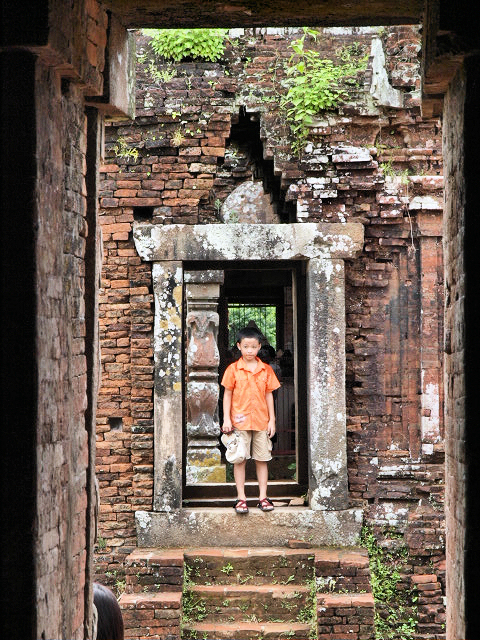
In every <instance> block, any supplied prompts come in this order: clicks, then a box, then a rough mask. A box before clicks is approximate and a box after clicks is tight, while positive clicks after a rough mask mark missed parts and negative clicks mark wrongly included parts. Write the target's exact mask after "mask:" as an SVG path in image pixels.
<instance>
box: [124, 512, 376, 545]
mask: <svg viewBox="0 0 480 640" xmlns="http://www.w3.org/2000/svg"><path fill="white" fill-rule="evenodd" d="M135 522H136V528H137V545H138V547H161V548H173V547H202V546H204V547H212V546H221V547H229V546H231V547H245V546H246V547H263V546H279V547H282V546H285V545H287V544H288V541H289V540H300V541H304V542H305V543H306V544H308V545H312V546H325V545H327V546H330V545H337V546H354V545H356V544H358V541H359V537H360V531H361V527H362V522H363V510H362V509H343V510H338V511H323V510H322V511H320V510H313V509H310V508H308V507H296V508H292V507H277V508H276V509H275V510H274V511H270V512H265V513H264V512H262V511H260V509H257V508H256V506H251V508H250V511H249V513H248V514H242V515H240V514H237V513H235V511H234V510H233V509H232V508H231V507H230V508H201V507H198V508H190V509H187V508H185V509H175V510H174V509H172V510H171V511H169V512H160V511H137V512H136V513H135Z"/></svg>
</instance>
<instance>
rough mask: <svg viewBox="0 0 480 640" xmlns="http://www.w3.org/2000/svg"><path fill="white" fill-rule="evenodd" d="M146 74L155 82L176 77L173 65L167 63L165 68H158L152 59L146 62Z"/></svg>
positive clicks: (168, 80)
mask: <svg viewBox="0 0 480 640" xmlns="http://www.w3.org/2000/svg"><path fill="white" fill-rule="evenodd" d="M148 74H149V76H150V77H151V78H152V80H155V81H156V82H163V83H165V82H170V80H173V78H175V77H176V75H177V72H176V70H175V68H174V67H173V65H170V64H168V65H167V66H166V67H165V68H163V69H159V68H158V67H157V65H156V64H155V62H154V61H153V60H150V62H149V63H148Z"/></svg>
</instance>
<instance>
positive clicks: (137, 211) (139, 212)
mask: <svg viewBox="0 0 480 640" xmlns="http://www.w3.org/2000/svg"><path fill="white" fill-rule="evenodd" d="M152 217H153V207H133V219H134V220H136V221H137V222H140V221H142V220H151V219H152Z"/></svg>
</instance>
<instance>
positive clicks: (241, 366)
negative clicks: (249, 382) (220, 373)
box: [237, 356, 266, 373]
mask: <svg viewBox="0 0 480 640" xmlns="http://www.w3.org/2000/svg"><path fill="white" fill-rule="evenodd" d="M255 360H256V361H257V363H258V364H259V365H260V366H257V368H256V369H255V371H254V372H253V373H258V372H259V371H261V370H262V369H265V368H266V367H265V363H264V362H263V360H260V358H259V357H258V356H255ZM237 369H245V370H246V371H250V369H247V367H246V366H245V363H244V361H243V358H242V357H241V356H240V358H239V359H238V360H237ZM250 373H252V372H250Z"/></svg>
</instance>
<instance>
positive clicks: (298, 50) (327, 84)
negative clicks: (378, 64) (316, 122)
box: [280, 27, 368, 157]
mask: <svg viewBox="0 0 480 640" xmlns="http://www.w3.org/2000/svg"><path fill="white" fill-rule="evenodd" d="M317 36H318V32H317V31H316V30H314V29H310V28H307V27H304V29H303V35H302V36H301V38H299V39H297V40H294V41H293V42H292V44H291V45H290V46H291V48H292V50H293V53H292V55H291V56H290V58H289V60H288V63H287V66H286V74H287V80H286V82H285V84H286V86H287V89H288V90H287V93H286V95H284V96H283V97H282V99H281V101H280V106H281V108H282V109H283V111H284V112H285V115H286V119H287V122H288V124H289V125H290V129H291V131H292V134H293V136H294V141H293V144H292V148H293V151H294V152H295V153H296V154H297V155H298V156H299V157H300V156H301V155H302V152H303V149H304V147H305V144H306V141H307V137H308V132H309V127H310V126H311V125H312V124H313V117H314V116H315V115H316V114H318V113H320V112H321V111H325V110H333V109H336V108H337V107H338V106H339V104H340V102H341V101H342V100H344V99H345V98H346V97H347V95H348V93H347V89H346V87H347V86H348V84H352V83H354V82H356V77H357V74H358V73H359V72H360V71H361V70H363V69H365V67H366V64H367V60H368V57H367V56H366V55H363V50H361V51H362V52H361V55H357V54H358V52H357V51H356V50H355V51H353V50H352V49H344V50H342V51H341V52H340V54H339V58H340V62H339V63H337V64H336V63H334V62H333V60H330V59H328V58H322V57H321V56H320V54H319V52H318V51H315V50H313V49H311V48H309V47H308V46H307V42H306V41H307V38H308V39H309V40H314V41H315V40H316V39H317Z"/></svg>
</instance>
